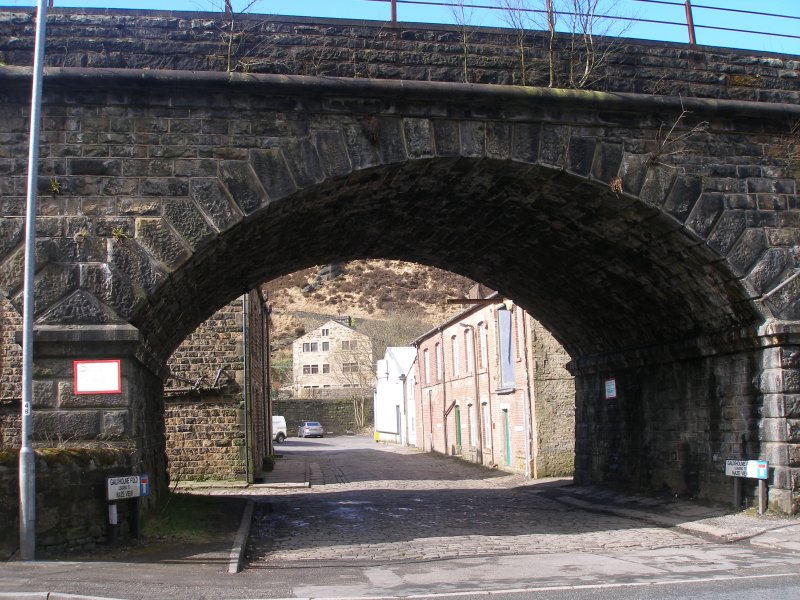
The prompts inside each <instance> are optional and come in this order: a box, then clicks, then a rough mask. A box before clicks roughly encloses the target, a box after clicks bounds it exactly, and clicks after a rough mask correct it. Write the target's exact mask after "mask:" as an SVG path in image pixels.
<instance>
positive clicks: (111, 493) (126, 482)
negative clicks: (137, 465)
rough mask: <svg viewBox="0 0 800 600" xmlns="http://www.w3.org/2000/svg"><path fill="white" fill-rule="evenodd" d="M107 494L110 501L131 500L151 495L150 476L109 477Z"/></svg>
mask: <svg viewBox="0 0 800 600" xmlns="http://www.w3.org/2000/svg"><path fill="white" fill-rule="evenodd" d="M106 492H107V494H106V495H107V497H108V500H109V501H114V500H130V499H131V498H139V497H140V496H149V495H150V478H149V476H148V475H126V476H124V477H108V478H107V479H106Z"/></svg>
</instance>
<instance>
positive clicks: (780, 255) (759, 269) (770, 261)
mask: <svg viewBox="0 0 800 600" xmlns="http://www.w3.org/2000/svg"><path fill="white" fill-rule="evenodd" d="M788 260H789V258H788V251H787V249H786V248H771V249H769V250H767V251H766V252H765V253H764V255H763V256H762V257H761V258H760V259H759V260H758V262H756V263H755V265H753V267H752V268H751V270H750V273H749V274H748V275H747V282H748V283H749V284H750V286H751V287H752V288H753V289H754V290H755V291H756V292H757V293H759V294H762V293H764V292H766V291H768V290H769V289H770V288H771V287H772V285H771V284H772V283H773V282H774V281H775V280H776V279H777V278H778V277H779V276H780V275H781V273H783V272H784V270H785V269H786V266H787V264H788Z"/></svg>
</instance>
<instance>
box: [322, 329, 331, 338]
mask: <svg viewBox="0 0 800 600" xmlns="http://www.w3.org/2000/svg"><path fill="white" fill-rule="evenodd" d="M330 334H331V330H330V329H323V330H322V337H328V336H329V335H330Z"/></svg>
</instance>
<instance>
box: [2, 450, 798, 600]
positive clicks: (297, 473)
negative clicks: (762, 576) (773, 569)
mask: <svg viewBox="0 0 800 600" xmlns="http://www.w3.org/2000/svg"><path fill="white" fill-rule="evenodd" d="M278 450H280V449H278ZM385 450H386V451H389V452H393V453H396V454H414V453H418V451H416V450H413V449H407V448H402V447H389V448H386V449H385ZM454 462H456V461H453V460H451V459H442V460H441V461H439V463H440V464H441V467H440V468H441V469H443V470H442V471H441V472H440V473H439V474H438V475H437V477H440V478H441V479H444V477H442V475H441V473H444V472H445V471H444V469H448V468H450V467H449V466H448V465H451V464H453V463H454ZM474 468H476V469H479V467H474ZM492 473H493V477H485V478H484V476H482V475H480V474H478V476H476V477H475V483H474V485H475V486H477V487H476V488H475V489H476V490H477V489H479V488H481V487H483V488H485V489H489V488H491V487H492V486H494V489H495V490H500V492H502V490H501V488H511V487H513V488H514V489H515V490H518V491H519V490H521V493H522V494H523V495H525V494H531V495H533V496H535V497H536V498H537V499H541V500H542V501H543V502H553V503H556V504H559V505H562V506H567V507H571V508H573V509H576V510H578V511H589V512H593V513H597V514H598V519H600V518H606V519H613V518H616V517H619V518H623V519H632V520H634V521H638V522H641V523H644V524H646V526H648V527H653V528H658V529H659V530H661V531H665V532H676V535H679V533H683V534H689V535H691V536H694V537H695V538H703V539H704V540H708V542H710V543H717V544H734V543H738V544H749V545H751V546H753V547H758V548H769V549H772V550H777V551H782V552H784V553H787V552H788V553H790V554H798V555H800V519H798V518H797V517H786V516H781V515H773V514H770V513H768V514H766V515H763V516H760V515H758V514H756V512H755V511H754V510H752V509H751V510H747V511H734V510H733V509H732V508H731V507H726V506H722V505H709V504H703V503H699V502H694V501H687V500H681V499H679V498H653V497H645V496H637V495H630V494H621V493H618V492H614V491H609V490H605V489H601V488H595V487H579V486H574V485H573V484H572V481H571V479H552V480H547V481H544V482H533V481H530V480H525V479H523V478H522V477H520V476H499V475H500V474H499V473H498V472H497V471H494V472H492ZM353 479H354V481H350V480H349V479H348V478H347V476H346V474H345V473H344V472H343V470H342V469H341V468H339V467H337V465H336V464H335V461H334V460H332V459H329V458H320V457H315V456H313V455H311V454H304V453H291V452H287V453H286V454H285V455H283V456H282V457H279V458H277V460H276V461H275V467H274V469H273V471H271V472H270V473H267V474H266V476H265V478H264V480H263V482H260V483H256V484H252V485H247V484H244V483H230V482H226V483H213V482H203V483H182V484H181V485H180V486H179V487H178V489H179V490H183V491H192V492H193V493H199V494H210V495H220V496H224V495H231V496H237V497H242V496H244V497H248V496H250V497H252V500H253V501H256V500H257V499H258V498H261V499H263V498H265V497H269V498H271V499H273V500H274V499H275V498H278V497H280V496H287V497H289V496H295V495H298V494H312V495H318V498H320V499H322V498H323V497H324V494H325V493H328V492H334V493H335V492H337V491H339V490H342V491H344V490H346V489H367V487H368V486H372V487H373V488H375V487H380V482H378V485H377V486H376V482H374V481H367V480H366V479H364V478H362V479H359V478H357V477H353ZM454 481H456V480H454ZM393 483H397V482H393ZM443 483H445V485H446V483H447V482H443ZM423 484H424V482H423V483H421V484H420V485H423ZM520 484H521V486H520ZM409 485H410V486H411V487H409V488H408V489H409V490H410V491H412V492H413V491H414V488H413V482H412V483H410V484H409ZM464 485H465V482H464V481H457V485H455V486H454V487H459V488H463V487H464ZM403 491H404V490H403ZM393 493H394V492H393ZM470 493H474V491H473V492H470ZM253 504H254V502H249V503H248V504H247V508H246V509H245V511H244V513H243V518H242V521H241V525H240V527H239V529H238V531H237V532H236V535H235V536H232V537H235V539H234V540H233V543H232V547H231V549H230V552H229V553H222V552H216V553H215V554H211V553H209V552H208V549H207V548H204V547H200V546H198V547H197V548H193V547H191V546H189V547H184V548H182V549H181V557H180V565H181V571H180V572H181V573H182V574H185V576H186V577H187V580H188V579H191V578H193V577H195V575H196V576H197V577H198V578H202V577H203V576H213V573H214V572H219V568H220V566H221V565H223V564H226V565H227V569H226V570H227V571H228V573H236V572H238V571H239V570H240V569H241V566H242V561H243V557H244V551H245V547H246V544H247V540H248V536H249V532H250V526H251V523H252V522H253ZM600 515H613V517H608V516H607V517H601V516H600ZM468 537H469V536H465V537H464V538H463V539H464V541H465V542H466V541H467V538H468ZM563 537H565V538H568V537H577V536H570V535H568V536H563ZM436 539H437V538H436V537H431V538H429V540H428V543H434V544H435V543H436V542H435V540H436ZM442 543H443V544H444V543H445V542H444V541H443V542H442ZM449 543H450V544H451V546H452V539H451V541H450V542H449ZM548 543H550V542H548ZM604 543H606V542H605V541H604ZM387 545H388V543H387ZM290 550H291V549H290ZM441 550H442V552H441V553H440V555H441V556H444V555H445V554H446V552H447V551H451V550H452V548H443V549H441ZM432 551H433V552H434V553H436V552H438V550H437V549H436V548H434V549H433V550H432ZM456 551H457V550H456ZM518 551H520V548H517V549H515V550H514V551H513V552H518ZM337 552H339V553H340V554H341V556H339V557H338V558H339V559H340V560H347V558H348V557H347V554H346V546H339V547H338V550H337ZM342 553H343V554H342ZM459 556H460V555H459ZM298 558H301V556H300V555H298ZM407 558H408V557H407ZM137 562H139V563H145V564H146V563H147V556H140V557H138V559H137ZM154 562H158V561H156V560H154ZM172 562H173V564H176V562H175V561H172ZM301 562H302V559H301ZM65 564H66V563H63V562H61V563H59V562H52V563H43V562H41V563H29V564H28V565H29V566H30V568H31V569H37V570H40V571H41V572H43V573H44V572H47V571H48V570H50V569H58V568H63V567H64V565H65ZM73 564H79V563H73ZM109 564H110V563H95V566H94V568H93V567H92V566H91V565H82V566H81V568H85V569H86V570H85V571H84V573H85V576H86V577H96V578H100V577H108V576H109V574H110V573H113V570H107V571H104V570H103V569H111V567H110V566H108V565H109ZM12 565H13V563H9V564H8V566H9V567H11V566H12ZM101 565H105V566H101ZM120 567H122V565H119V567H117V568H120ZM122 568H124V567H122ZM204 568H205V569H206V570H205V571H203V569H204ZM95 570H96V571H97V574H96V575H95V574H94V573H95ZM0 574H2V571H1V570H0ZM209 574H212V575H209ZM243 575H246V573H243V574H242V575H237V576H235V577H241V576H243ZM251 575H252V573H251ZM183 585H186V584H183ZM9 598H14V599H22V598H24V599H26V600H31V599H38V598H42V599H47V600H87V599H90V598H93V599H95V600H102V599H103V597H102V596H97V595H94V596H85V595H83V596H82V595H78V594H58V593H54V592H36V593H33V592H19V591H17V592H5V591H0V599H3V600H5V599H9Z"/></svg>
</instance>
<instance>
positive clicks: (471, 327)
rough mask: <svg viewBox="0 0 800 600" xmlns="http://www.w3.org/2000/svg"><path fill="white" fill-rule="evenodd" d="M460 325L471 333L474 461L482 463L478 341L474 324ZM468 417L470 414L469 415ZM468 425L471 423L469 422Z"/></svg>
mask: <svg viewBox="0 0 800 600" xmlns="http://www.w3.org/2000/svg"><path fill="white" fill-rule="evenodd" d="M459 325H461V326H462V327H465V328H467V329H469V330H470V333H471V335H472V381H473V383H474V385H475V414H476V415H477V417H478V423H477V427H476V429H477V430H478V448H477V455H476V456H475V458H476V459H477V460H476V461H475V462H477V463H478V464H480V465H482V464H483V431H482V429H483V423H482V422H481V389H480V382H479V381H478V346H477V344H478V341H479V340H477V339H476V335H475V326H474V325H470V324H467V323H459ZM486 363H487V364H488V363H489V361H488V360H487V361H486ZM470 418H472V416H471V415H470ZM470 425H472V423H471V422H470Z"/></svg>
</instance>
